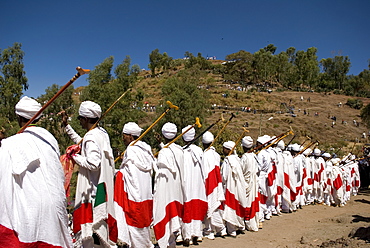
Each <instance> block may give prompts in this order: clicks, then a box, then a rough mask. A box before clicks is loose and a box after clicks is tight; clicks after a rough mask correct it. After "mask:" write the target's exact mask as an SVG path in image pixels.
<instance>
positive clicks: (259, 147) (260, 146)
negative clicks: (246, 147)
mask: <svg viewBox="0 0 370 248" xmlns="http://www.w3.org/2000/svg"><path fill="white" fill-rule="evenodd" d="M288 132H292V128H290V130H289V131H288ZM286 133H287V132H284V133H282V134H279V135H278V136H275V137H274V138H272V139H270V140H269V141H267V142H265V143H263V144H261V145H259V146H257V147H255V148H254V149H253V150H250V151H248V152H249V153H250V152H254V151H258V150H259V149H261V148H263V147H264V146H265V145H267V144H269V143H270V142H272V141H274V140H277V139H279V138H280V137H281V136H283V135H285V134H286ZM274 143H275V142H274ZM262 150H263V149H262ZM257 153H258V152H257Z"/></svg>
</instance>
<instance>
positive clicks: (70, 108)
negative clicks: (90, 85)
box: [38, 84, 83, 153]
mask: <svg viewBox="0 0 370 248" xmlns="http://www.w3.org/2000/svg"><path fill="white" fill-rule="evenodd" d="M60 88H61V87H60V86H58V85H56V84H53V85H52V86H50V87H48V88H47V89H46V90H45V94H42V95H41V96H40V97H39V98H38V101H40V102H41V103H42V104H45V103H47V102H48V101H49V100H50V99H51V98H53V96H54V95H55V94H56V93H57V92H58V91H59V90H60ZM73 91H74V89H73V86H69V87H68V88H67V89H66V90H65V91H64V92H63V93H62V94H60V95H59V97H58V98H56V99H55V100H54V101H53V102H52V103H51V104H50V105H49V106H48V107H47V108H46V109H45V111H44V112H43V115H42V117H41V119H40V121H39V122H38V124H39V125H40V126H42V127H44V128H45V129H47V130H49V131H50V132H51V133H52V134H53V135H54V136H55V138H56V139H57V140H58V143H59V148H60V149H61V152H62V153H63V152H64V151H65V149H66V148H67V147H68V146H69V145H71V144H73V142H72V141H71V140H70V138H69V136H68V135H67V134H66V133H65V131H64V130H63V129H62V128H61V126H60V122H61V118H60V117H59V116H58V113H59V112H60V111H62V110H65V111H66V112H67V114H69V115H71V114H72V113H74V112H75V111H76V108H77V107H78V106H76V105H75V104H74V102H73V99H72V95H73ZM72 123H73V124H72V125H73V126H75V127H76V128H77V131H78V132H81V133H83V131H82V129H81V128H80V125H78V122H77V120H74V122H72Z"/></svg>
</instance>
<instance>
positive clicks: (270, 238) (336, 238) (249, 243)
mask: <svg viewBox="0 0 370 248" xmlns="http://www.w3.org/2000/svg"><path fill="white" fill-rule="evenodd" d="M178 247H182V246H178ZM193 247H195V246H193ZM198 247H199V248H221V247H222V248H228V247H230V248H238V247H260V248H264V247H274V248H275V247H278V248H283V247H284V248H294V247H299V248H302V247H304V248H305V247H370V190H369V189H365V190H361V191H360V193H359V194H358V195H357V196H352V197H351V200H350V201H349V202H347V204H346V205H345V206H344V207H328V206H325V205H309V206H304V207H303V209H300V210H298V211H297V212H293V213H290V214H283V215H281V216H273V217H272V218H271V220H268V221H265V222H264V224H263V229H260V230H259V231H258V232H245V234H240V235H238V236H237V237H236V238H232V237H229V236H227V237H225V238H221V237H216V239H215V240H208V239H204V240H203V241H202V242H201V243H199V246H198Z"/></svg>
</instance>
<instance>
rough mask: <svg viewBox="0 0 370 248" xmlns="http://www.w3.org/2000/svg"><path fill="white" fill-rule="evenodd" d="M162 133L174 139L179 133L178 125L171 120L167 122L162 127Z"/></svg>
mask: <svg viewBox="0 0 370 248" xmlns="http://www.w3.org/2000/svg"><path fill="white" fill-rule="evenodd" d="M162 134H163V136H164V137H165V138H166V139H173V138H175V136H176V134H177V127H176V125H175V124H173V123H171V122H167V123H166V124H164V125H163V127H162Z"/></svg>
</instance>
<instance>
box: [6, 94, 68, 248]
mask: <svg viewBox="0 0 370 248" xmlns="http://www.w3.org/2000/svg"><path fill="white" fill-rule="evenodd" d="M40 109H41V105H40V104H39V103H38V102H37V101H36V100H34V99H31V98H29V97H27V96H25V97H23V98H22V99H21V100H20V101H19V102H18V103H17V105H16V106H15V112H16V114H17V117H18V123H19V125H20V126H21V127H22V126H24V125H25V124H26V123H27V122H28V121H29V120H30V119H31V118H32V117H33V116H34V115H35V114H36V113H37V112H38V111H39V110H40ZM37 120H39V117H37V118H36V121H34V122H33V123H32V124H31V125H29V126H28V127H26V129H25V130H24V131H23V132H22V133H19V134H16V135H13V136H11V137H9V138H6V139H3V140H2V141H1V143H2V144H1V147H0V168H1V173H0V189H1V192H2V193H1V194H0V247H41V246H42V247H72V239H71V236H70V234H69V232H68V216H67V210H66V198H65V191H64V186H63V184H64V173H63V169H62V165H61V163H60V161H59V155H60V153H59V146H58V142H57V141H56V139H55V138H54V136H53V135H52V134H51V133H49V132H48V131H47V130H45V129H44V128H41V127H38V126H37V125H36V122H37Z"/></svg>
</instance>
